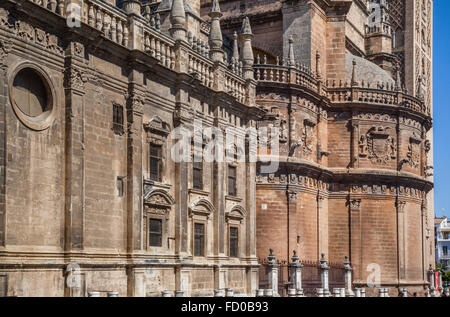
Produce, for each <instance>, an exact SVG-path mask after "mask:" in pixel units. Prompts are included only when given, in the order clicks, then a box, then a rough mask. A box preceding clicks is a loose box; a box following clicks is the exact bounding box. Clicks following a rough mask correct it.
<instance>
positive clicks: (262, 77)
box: [253, 64, 318, 91]
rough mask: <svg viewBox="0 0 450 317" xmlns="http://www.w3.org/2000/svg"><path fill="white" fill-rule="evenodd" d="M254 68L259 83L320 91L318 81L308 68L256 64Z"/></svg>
mask: <svg viewBox="0 0 450 317" xmlns="http://www.w3.org/2000/svg"><path fill="white" fill-rule="evenodd" d="M253 67H254V69H255V79H256V80H257V81H260V82H276V83H283V84H295V85H299V86H302V87H305V88H307V89H310V90H313V91H317V90H318V83H317V80H316V79H315V77H314V74H313V73H312V72H311V71H310V70H309V69H308V68H307V67H306V66H303V65H296V66H282V65H269V64H256V65H254V66H253Z"/></svg>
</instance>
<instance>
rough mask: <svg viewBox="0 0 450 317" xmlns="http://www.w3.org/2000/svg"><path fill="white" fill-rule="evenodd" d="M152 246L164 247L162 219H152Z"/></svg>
mask: <svg viewBox="0 0 450 317" xmlns="http://www.w3.org/2000/svg"><path fill="white" fill-rule="evenodd" d="M150 246H151V247H162V220H161V219H150Z"/></svg>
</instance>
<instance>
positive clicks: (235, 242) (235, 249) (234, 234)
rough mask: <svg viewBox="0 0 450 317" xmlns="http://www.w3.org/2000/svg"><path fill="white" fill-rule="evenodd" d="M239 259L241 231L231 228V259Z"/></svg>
mask: <svg viewBox="0 0 450 317" xmlns="http://www.w3.org/2000/svg"><path fill="white" fill-rule="evenodd" d="M238 257H239V229H238V228H236V227H230V258H238Z"/></svg>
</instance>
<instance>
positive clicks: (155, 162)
mask: <svg viewBox="0 0 450 317" xmlns="http://www.w3.org/2000/svg"><path fill="white" fill-rule="evenodd" d="M161 170H162V146H161V145H156V144H153V143H152V144H150V179H151V180H152V181H155V182H161V172H162V171H161Z"/></svg>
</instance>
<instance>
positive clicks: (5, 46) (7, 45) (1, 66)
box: [0, 40, 12, 75]
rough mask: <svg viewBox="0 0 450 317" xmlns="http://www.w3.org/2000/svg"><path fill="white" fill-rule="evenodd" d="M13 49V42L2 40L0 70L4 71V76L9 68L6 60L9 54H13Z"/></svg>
mask: <svg viewBox="0 0 450 317" xmlns="http://www.w3.org/2000/svg"><path fill="white" fill-rule="evenodd" d="M11 48H12V44H11V42H9V41H5V40H0V70H1V71H2V75H4V74H5V73H6V69H7V68H8V62H7V60H6V58H7V57H8V54H9V52H11Z"/></svg>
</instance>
